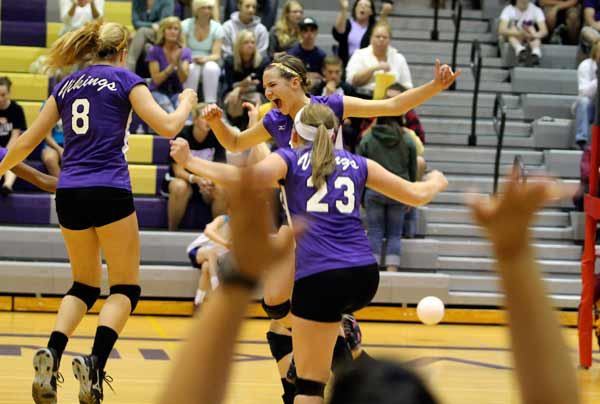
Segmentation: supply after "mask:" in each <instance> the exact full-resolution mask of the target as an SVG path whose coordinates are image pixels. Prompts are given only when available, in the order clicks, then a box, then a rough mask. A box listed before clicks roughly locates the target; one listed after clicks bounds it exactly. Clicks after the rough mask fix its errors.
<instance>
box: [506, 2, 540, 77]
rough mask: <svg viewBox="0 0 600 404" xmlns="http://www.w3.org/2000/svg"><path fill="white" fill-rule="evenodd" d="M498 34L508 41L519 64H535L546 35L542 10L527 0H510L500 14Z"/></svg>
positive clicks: (537, 63)
mask: <svg viewBox="0 0 600 404" xmlns="http://www.w3.org/2000/svg"><path fill="white" fill-rule="evenodd" d="M498 35H500V37H501V38H502V39H504V40H505V41H508V43H510V45H511V46H512V48H513V49H514V51H515V55H517V59H518V63H519V65H520V66H537V65H539V64H540V59H541V57H542V49H541V44H542V39H543V38H544V37H545V36H546V35H548V28H547V27H546V17H544V12H543V11H542V10H541V9H540V8H539V7H537V6H536V5H535V4H533V3H531V2H530V1H529V0H512V1H511V4H509V5H507V6H506V7H505V8H504V10H502V13H501V14H500V24H499V25H498Z"/></svg>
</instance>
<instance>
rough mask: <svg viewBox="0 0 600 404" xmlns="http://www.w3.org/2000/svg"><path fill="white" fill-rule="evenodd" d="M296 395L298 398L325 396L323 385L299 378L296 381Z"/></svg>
mask: <svg viewBox="0 0 600 404" xmlns="http://www.w3.org/2000/svg"><path fill="white" fill-rule="evenodd" d="M296 394H297V395H299V396H317V397H323V396H324V395H325V383H321V382H316V381H314V380H308V379H302V378H301V377H299V378H297V379H296Z"/></svg>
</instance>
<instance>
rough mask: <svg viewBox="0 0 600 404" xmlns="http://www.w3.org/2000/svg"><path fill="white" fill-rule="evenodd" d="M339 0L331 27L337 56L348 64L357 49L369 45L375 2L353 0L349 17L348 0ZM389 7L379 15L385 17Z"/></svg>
mask: <svg viewBox="0 0 600 404" xmlns="http://www.w3.org/2000/svg"><path fill="white" fill-rule="evenodd" d="M339 1H340V12H339V13H338V15H337V17H336V20H335V25H334V26H333V28H332V34H333V39H335V40H336V41H337V43H338V50H337V53H338V56H339V57H340V59H342V61H343V62H344V66H345V65H347V64H348V60H350V57H351V56H352V55H353V54H354V52H355V51H356V50H357V49H361V48H366V47H367V46H369V40H370V38H371V31H372V30H373V27H374V26H375V4H374V3H373V1H372V0H355V2H354V6H352V13H351V17H350V18H348V0H339ZM390 11H391V9H390V8H389V7H386V8H384V9H382V14H381V17H382V19H386V17H387V13H389V12H390Z"/></svg>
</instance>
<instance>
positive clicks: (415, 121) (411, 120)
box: [385, 83, 425, 143]
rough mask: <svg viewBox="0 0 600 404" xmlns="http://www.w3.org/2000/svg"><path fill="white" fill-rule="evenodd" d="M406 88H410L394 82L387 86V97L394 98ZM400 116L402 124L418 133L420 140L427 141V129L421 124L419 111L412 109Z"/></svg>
mask: <svg viewBox="0 0 600 404" xmlns="http://www.w3.org/2000/svg"><path fill="white" fill-rule="evenodd" d="M406 90H408V88H406V87H404V86H403V85H402V84H399V83H394V84H392V85H391V86H389V87H388V88H387V90H386V94H385V97H386V98H392V97H395V96H397V95H398V94H400V93H403V92H405V91H406ZM398 118H402V120H403V122H404V124H402V126H404V127H406V128H408V129H410V130H412V131H413V132H414V133H415V134H416V135H417V137H418V138H419V140H420V141H421V142H422V143H425V130H424V129H423V125H421V120H420V119H419V115H418V114H417V111H415V110H414V109H411V110H409V111H407V112H406V113H405V114H404V115H403V116H400V117H398Z"/></svg>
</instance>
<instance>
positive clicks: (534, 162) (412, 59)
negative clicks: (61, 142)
mask: <svg viewBox="0 0 600 404" xmlns="http://www.w3.org/2000/svg"><path fill="white" fill-rule="evenodd" d="M19 3H22V4H19ZM51 3H55V2H52V1H48V2H46V1H45V0H31V1H28V2H2V4H1V6H2V18H3V21H2V25H1V26H2V30H1V31H2V36H1V37H0V75H3V74H8V75H9V76H10V77H11V79H13V81H14V82H15V84H14V91H13V95H14V98H15V99H17V100H18V101H19V102H20V103H21V105H23V106H24V107H25V109H26V111H27V120H28V123H29V124H30V123H31V121H32V120H33V119H34V118H35V116H36V114H37V111H38V110H39V107H40V105H41V101H42V100H43V99H44V98H45V96H46V91H47V87H48V83H47V79H46V78H45V77H44V76H36V75H31V74H29V73H27V72H28V67H29V64H30V63H31V62H33V61H34V60H35V59H36V58H37V57H38V56H39V55H42V54H43V53H44V52H45V51H46V49H47V46H48V44H49V43H51V41H52V40H54V38H56V36H57V33H58V30H59V29H60V26H59V25H58V12H57V6H56V5H54V4H51ZM303 3H304V5H305V8H306V10H305V15H308V16H318V21H319V25H320V35H319V40H318V42H319V46H321V47H323V48H324V49H325V50H327V51H328V52H329V51H330V49H331V45H332V44H333V40H332V38H331V36H330V32H331V27H332V26H333V23H334V21H335V15H336V7H337V1H331V2H322V1H321V2H319V1H316V0H306V1H303ZM397 3H398V5H397V6H396V9H395V10H396V14H395V15H393V16H392V17H391V18H390V22H391V24H392V27H393V29H394V32H393V45H394V46H395V47H397V48H398V49H399V50H400V52H401V53H403V54H404V56H405V57H406V59H407V61H408V63H409V67H410V69H411V73H412V75H413V82H414V84H415V85H420V84H423V83H424V82H426V81H428V80H430V79H431V74H432V69H433V68H432V66H433V62H434V60H435V58H440V59H441V60H442V61H444V62H449V61H450V58H451V53H452V38H453V36H454V24H453V23H452V21H451V11H450V10H448V9H447V10H441V11H440V21H439V22H440V24H439V29H440V40H439V41H431V40H430V39H429V33H430V30H431V28H432V26H433V18H432V16H433V13H432V10H431V9H429V8H428V7H427V5H428V2H422V3H423V4H420V3H421V2H416V1H410V0H401V1H397ZM448 3H450V2H448ZM481 3H482V4H483V9H482V10H473V9H472V7H471V5H470V2H469V1H465V2H464V4H465V7H466V10H465V11H464V13H463V18H464V20H463V23H462V30H461V42H460V43H459V47H458V66H459V67H462V68H463V75H462V77H461V79H460V81H459V82H458V86H457V90H456V91H455V92H445V93H444V94H442V95H440V96H438V97H435V98H434V99H432V100H430V101H428V102H427V103H425V104H424V105H422V106H421V107H419V108H418V109H417V112H418V113H419V114H420V116H421V120H422V124H423V126H424V128H425V131H426V134H427V144H426V148H425V157H426V160H427V161H428V164H429V167H430V168H433V169H440V170H442V171H444V172H445V173H446V174H447V177H448V180H449V187H448V189H447V190H446V191H445V192H443V193H441V194H440V195H439V196H438V197H437V198H436V199H435V200H434V201H433V203H431V204H430V205H428V206H427V207H424V208H421V209H420V211H421V215H420V223H419V233H420V234H419V235H420V236H421V237H422V238H417V239H412V240H403V254H402V258H401V268H402V272H401V273H383V274H382V282H381V286H380V290H379V292H378V294H377V296H376V298H375V303H386V304H390V303H393V304H401V303H408V304H413V303H416V302H417V301H418V300H419V299H420V298H421V297H423V296H425V295H437V296H439V297H440V298H442V300H444V302H445V303H446V304H448V305H460V306H498V305H501V294H500V292H499V288H498V284H497V276H496V275H495V274H494V272H493V268H492V264H493V260H492V258H491V251H490V250H489V247H488V243H487V242H486V241H485V240H484V239H483V238H482V235H481V233H480V231H479V229H478V228H477V227H476V226H475V225H474V224H473V220H472V219H471V217H470V215H469V213H468V210H467V208H466V207H465V206H464V203H463V201H464V197H465V195H467V194H468V193H473V192H474V193H478V194H483V193H490V192H491V191H492V183H493V178H492V174H493V161H494V156H495V145H496V142H497V137H496V132H495V131H494V128H493V123H492V111H493V104H494V99H495V95H496V93H497V92H500V93H502V94H504V100H505V103H506V105H507V108H508V110H507V118H508V120H507V123H506V134H505V137H504V145H505V147H504V152H503V156H502V164H501V172H503V173H506V172H507V170H508V169H509V167H510V166H511V164H512V161H513V159H514V157H515V156H516V155H520V156H521V157H522V158H523V161H524V164H525V166H526V167H527V169H528V170H530V171H533V172H536V171H542V170H543V171H548V172H551V173H552V174H554V175H557V176H559V177H560V178H563V179H565V180H566V181H567V182H577V181H578V177H579V160H580V156H581V152H580V151H578V150H575V149H573V147H572V145H573V137H574V136H573V130H572V121H571V119H572V118H571V112H570V106H571V103H572V102H573V100H574V96H575V95H576V94H577V85H576V70H575V69H576V63H575V51H576V50H574V49H572V47H557V46H554V45H550V46H544V48H543V51H544V58H543V59H542V65H541V67H540V68H535V69H534V68H515V67H513V64H514V55H510V49H506V47H504V46H503V45H499V44H498V43H497V36H496V34H495V31H493V29H494V17H495V16H497V14H494V13H493V12H492V11H490V3H497V2H496V1H493V2H492V1H485V0H483V1H482V2H481ZM32 5H33V6H32ZM34 6H35V9H36V10H37V11H36V12H35V13H32V14H31V15H32V16H35V17H36V18H38V17H39V18H41V19H40V20H35V22H30V23H27V24H28V25H27V27H28V30H31V29H33V28H35V30H36V32H35V35H34V34H31V35H25V36H20V33H21V32H22V30H24V29H25V28H16V27H20V26H22V25H23V24H20V25H19V24H17V23H15V19H14V17H15V15H21V16H22V15H27V16H28V19H29V15H30V14H26V13H27V11H28V10H29V8H30V7H31V8H33V7H34ZM448 6H449V4H448ZM11 7H16V8H19V7H21V9H20V11H19V12H18V13H17V12H16V11H14V12H6V13H5V11H4V10H5V9H6V8H11ZM39 9H43V10H46V13H45V14H44V16H43V17H40V16H39V15H38V14H39V12H38V11H39ZM129 13H130V4H129V3H128V2H119V1H108V2H107V3H106V19H107V20H114V21H119V22H122V23H126V24H130V21H131V20H130V14H129ZM7 15H8V16H9V17H6V16H7ZM5 19H7V20H8V21H12V22H11V23H10V24H6V22H5V21H4V20H5ZM32 20H33V18H32ZM17 37H19V40H18V41H17V40H16V39H15V38H17ZM474 39H478V40H480V41H481V42H482V54H483V72H482V85H481V93H480V95H479V105H478V119H477V135H478V145H477V146H476V147H468V146H467V138H468V135H469V133H470V129H471V128H470V125H471V124H470V119H471V101H472V97H473V91H472V89H473V86H474V78H473V77H472V75H471V73H470V71H469V69H468V66H469V57H470V49H471V45H470V43H471V41H472V40H474ZM17 42H18V43H17ZM544 117H549V118H544ZM129 142H130V148H129V153H128V161H129V163H130V172H131V175H132V182H133V190H134V193H135V195H136V200H135V202H136V208H137V211H138V216H139V218H140V226H141V227H142V229H143V230H142V232H141V240H142V264H143V265H142V275H141V281H142V287H143V291H144V296H146V297H163V298H182V297H185V298H189V297H192V296H193V292H194V290H195V279H196V277H197V271H196V270H193V269H191V268H190V267H189V265H188V263H187V257H186V255H185V251H184V249H185V246H186V245H187V243H189V242H190V241H191V240H192V239H193V238H194V236H195V233H194V232H177V233H171V232H166V231H165V230H164V229H165V228H166V206H165V204H166V200H165V199H162V198H161V197H160V196H159V195H158V190H159V187H160V182H161V180H162V175H164V172H165V170H166V169H167V160H166V159H167V150H168V143H167V141H166V140H165V139H161V138H158V137H155V136H150V135H132V136H131V137H130V141H129ZM17 191H18V192H16V193H15V194H12V195H10V196H9V197H7V198H0V222H1V223H4V225H2V227H1V229H2V231H1V232H0V260H1V261H0V278H1V279H2V280H3V281H2V287H1V290H0V292H2V293H43V294H61V293H63V292H64V291H65V290H66V289H67V287H68V285H69V283H70V280H69V277H68V263H67V257H66V251H65V249H64V244H63V241H62V238H61V235H60V231H59V230H58V228H57V226H56V224H57V220H56V214H55V212H54V199H53V197H52V196H50V195H47V194H41V193H37V192H34V191H33V189H32V188H31V187H27V186H25V185H23V184H22V183H19V184H18V186H17ZM196 213H197V212H193V210H192V209H188V213H187V215H186V218H185V219H184V227H186V226H187V228H194V227H193V226H194V223H193V220H192V218H193V217H194V216H195V214H196ZM581 225H582V221H581V217H580V216H579V215H577V214H575V213H573V212H571V204H570V202H569V201H564V202H560V203H556V204H554V205H553V206H549V207H547V208H546V209H544V210H543V211H542V212H541V213H540V214H539V216H538V220H537V222H536V223H535V224H534V227H533V234H534V236H535V238H536V247H537V253H538V259H539V262H540V265H541V267H542V270H543V272H544V275H545V278H546V282H547V286H548V290H549V291H550V293H551V296H552V299H553V302H554V303H555V305H556V306H557V307H560V308H575V307H576V306H577V304H578V301H579V293H580V281H579V267H580V261H579V260H580V254H581V247H580V246H579V245H578V244H577V241H578V240H580V239H581ZM195 230H196V229H195Z"/></svg>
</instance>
